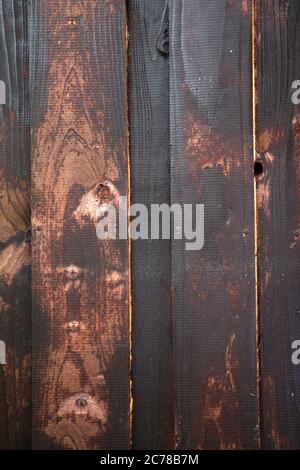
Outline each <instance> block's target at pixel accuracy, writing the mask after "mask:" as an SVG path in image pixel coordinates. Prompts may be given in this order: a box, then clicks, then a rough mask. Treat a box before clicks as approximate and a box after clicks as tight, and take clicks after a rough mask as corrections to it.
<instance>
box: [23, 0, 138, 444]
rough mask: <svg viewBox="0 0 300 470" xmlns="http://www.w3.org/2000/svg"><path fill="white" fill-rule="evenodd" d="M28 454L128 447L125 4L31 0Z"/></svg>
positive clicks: (88, 0)
mask: <svg viewBox="0 0 300 470" xmlns="http://www.w3.org/2000/svg"><path fill="white" fill-rule="evenodd" d="M30 70H31V76H30V84H31V85H30V91H31V97H32V99H31V105H32V109H31V115H32V211H33V214H32V232H33V233H32V256H33V266H32V268H33V271H32V274H33V352H34V356H33V371H34V373H33V403H34V406H33V447H34V448H35V449H45V448H50V449H53V448H63V449H69V448H72V449H116V448H118V449H124V448H128V447H129V440H130V433H129V331H128V328H129V316H128V247H127V241H111V240H107V241H100V240H99V239H98V238H97V236H96V223H97V221H98V215H97V208H98V207H99V205H100V204H101V203H103V202H105V203H107V204H112V205H117V203H118V198H119V195H120V194H121V195H126V194H127V156H126V154H127V119H126V110H127V104H126V94H127V90H126V75H127V66H126V5H125V1H120V0H109V1H105V2H102V1H101V2H98V1H97V2H95V1H92V0H76V1H74V0H72V1H71V0H69V1H65V0H55V1H54V0H49V1H47V2H44V1H42V0H34V1H32V9H31V21H30Z"/></svg>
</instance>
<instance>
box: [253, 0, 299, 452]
mask: <svg viewBox="0 0 300 470" xmlns="http://www.w3.org/2000/svg"><path fill="white" fill-rule="evenodd" d="M255 6H256V14H255V36H256V48H255V50H256V104H257V106H256V108H257V113H256V114H257V130H256V141H257V148H256V151H257V160H258V161H259V162H260V163H261V164H262V168H261V169H262V170H263V173H262V174H259V175H258V176H257V203H258V230H259V235H260V236H259V251H258V255H259V256H258V261H259V262H258V266H259V305H260V322H261V339H260V343H261V375H262V377H261V393H262V403H261V405H262V406H261V411H262V445H263V447H264V448H267V449H297V448H298V449H299V447H300V369H299V366H293V365H292V361H291V355H292V349H291V345H292V342H293V341H294V340H297V339H299V337H300V335H299V332H300V317H299V306H300V291H299V281H300V252H299V249H300V243H299V241H300V238H299V228H300V203H299V201H300V192H299V188H300V146H299V135H300V133H299V128H300V112H299V106H298V107H293V104H292V99H291V97H292V83H293V81H294V80H296V79H299V78H300V58H299V50H300V3H299V2H298V1H290V2H287V1H284V0H277V1H271V0H256V1H255ZM293 108H294V109H293Z"/></svg>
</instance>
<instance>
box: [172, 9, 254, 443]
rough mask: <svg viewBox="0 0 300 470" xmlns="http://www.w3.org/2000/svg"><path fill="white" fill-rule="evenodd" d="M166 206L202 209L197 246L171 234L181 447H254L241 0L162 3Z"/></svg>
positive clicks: (250, 208) (248, 135)
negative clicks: (165, 13) (165, 11)
mask: <svg viewBox="0 0 300 470" xmlns="http://www.w3.org/2000/svg"><path fill="white" fill-rule="evenodd" d="M170 18H171V19H170V26H171V51H173V54H171V72H170V73H171V141H172V157H171V158H172V164H171V175H172V177H171V178H172V190H171V196H172V202H173V203H176V202H177V203H181V204H183V203H190V204H196V203H202V204H204V205H205V244H204V248H203V249H202V250H200V251H186V250H185V241H184V240H183V241H175V242H174V246H173V252H172V260H173V270H172V273H173V324H174V329H173V331H174V338H173V344H174V354H173V355H174V374H175V414H176V416H175V419H176V440H177V447H178V448H181V449H187V448H192V449H254V448H257V447H258V445H259V432H258V431H259V422H258V421H259V420H258V397H257V380H256V378H257V370H256V359H257V358H256V302H255V299H256V296H255V262H254V260H255V256H254V253H255V243H254V240H255V229H254V194H253V173H252V172H253V135H252V99H251V98H252V73H251V63H252V54H251V51H252V48H251V42H252V41H251V40H252V34H251V23H252V16H251V2H250V1H248V0H243V1H235V0H227V1H226V0H217V1H216V0H211V1H210V2H208V1H206V0H180V1H179V0H171V2H170Z"/></svg>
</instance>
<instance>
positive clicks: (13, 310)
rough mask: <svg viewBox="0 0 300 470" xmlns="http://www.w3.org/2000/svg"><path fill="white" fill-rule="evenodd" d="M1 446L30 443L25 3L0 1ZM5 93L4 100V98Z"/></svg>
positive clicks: (28, 214) (28, 209)
mask: <svg viewBox="0 0 300 470" xmlns="http://www.w3.org/2000/svg"><path fill="white" fill-rule="evenodd" d="M0 57H1V61H0V80H1V81H2V84H3V83H4V84H5V85H3V86H2V92H3V93H4V95H6V96H4V95H3V94H2V95H1V100H2V103H3V102H5V104H2V105H0V340H1V341H4V343H5V344H6V364H5V365H0V449H12V450H15V449H28V448H29V447H30V438H31V432H30V398H31V389H30V317H31V294H30V245H29V243H28V241H26V240H27V236H26V232H27V229H28V227H29V224H30V195H29V192H30V183H29V174H30V158H29V123H28V97H27V89H28V80H27V70H28V66H27V2H26V1H24V0H5V1H4V0H3V1H1V2H0ZM4 97H5V99H4Z"/></svg>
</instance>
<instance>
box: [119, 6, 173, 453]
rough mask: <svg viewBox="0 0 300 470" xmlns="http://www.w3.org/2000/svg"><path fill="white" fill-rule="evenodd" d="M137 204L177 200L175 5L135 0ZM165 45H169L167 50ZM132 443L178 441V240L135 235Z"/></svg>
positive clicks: (132, 68)
mask: <svg viewBox="0 0 300 470" xmlns="http://www.w3.org/2000/svg"><path fill="white" fill-rule="evenodd" d="M128 21H129V37H130V41H129V84H130V88H129V96H130V99H129V117H130V122H129V124H130V142H131V145H130V159H131V180H132V182H131V188H132V197H131V200H132V203H140V204H144V205H146V206H147V207H148V208H149V209H150V206H151V204H163V203H167V204H169V203H170V132H169V64H168V43H167V41H168V31H167V27H168V24H167V22H168V10H167V9H166V1H165V0H156V1H154V2H149V1H147V0H142V1H140V0H130V1H129V3H128ZM163 48H164V49H163ZM132 302H133V335H132V344H133V447H134V448H139V449H168V448H172V447H173V445H174V444H173V440H174V437H173V436H174V433H173V403H172V355H171V354H172V351H171V346H172V345H171V341H172V323H171V242H170V240H136V241H133V242H132Z"/></svg>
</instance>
